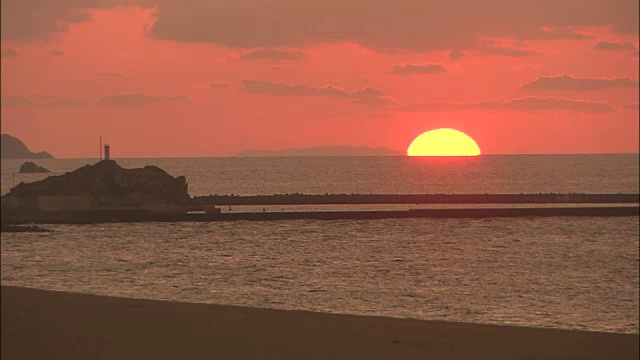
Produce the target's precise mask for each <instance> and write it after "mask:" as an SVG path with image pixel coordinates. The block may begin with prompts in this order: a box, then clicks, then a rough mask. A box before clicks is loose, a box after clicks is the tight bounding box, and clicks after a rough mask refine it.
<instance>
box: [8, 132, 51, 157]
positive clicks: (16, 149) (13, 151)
mask: <svg viewBox="0 0 640 360" xmlns="http://www.w3.org/2000/svg"><path fill="white" fill-rule="evenodd" d="M0 144H1V147H2V148H1V149H0V150H1V151H0V154H1V156H2V158H3V159H49V158H52V157H53V156H51V154H49V153H48V152H46V151H40V152H38V153H34V152H31V151H30V150H29V149H28V148H27V146H26V145H25V144H24V143H23V142H22V141H20V139H18V138H16V137H13V136H11V135H7V134H2V139H1V140H0Z"/></svg>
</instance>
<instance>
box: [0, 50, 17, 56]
mask: <svg viewBox="0 0 640 360" xmlns="http://www.w3.org/2000/svg"><path fill="white" fill-rule="evenodd" d="M0 56H1V57H2V58H7V57H14V56H18V52H17V51H16V50H15V49H12V48H2V50H1V52H0Z"/></svg>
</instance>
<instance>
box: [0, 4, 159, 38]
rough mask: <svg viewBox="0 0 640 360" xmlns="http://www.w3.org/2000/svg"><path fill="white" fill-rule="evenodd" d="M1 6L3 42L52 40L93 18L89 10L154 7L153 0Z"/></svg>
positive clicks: (0, 21)
mask: <svg viewBox="0 0 640 360" xmlns="http://www.w3.org/2000/svg"><path fill="white" fill-rule="evenodd" d="M0 5H1V11H0V26H1V31H0V35H1V38H2V41H33V40H42V39H48V38H50V37H51V35H54V34H59V33H62V32H64V31H66V30H67V28H68V25H69V24H71V23H81V22H85V21H90V20H91V16H90V14H89V12H88V11H87V10H88V9H101V8H111V7H114V6H117V5H122V6H144V7H153V6H154V4H153V1H152V0H55V1H42V0H7V1H2V2H1V3H0Z"/></svg>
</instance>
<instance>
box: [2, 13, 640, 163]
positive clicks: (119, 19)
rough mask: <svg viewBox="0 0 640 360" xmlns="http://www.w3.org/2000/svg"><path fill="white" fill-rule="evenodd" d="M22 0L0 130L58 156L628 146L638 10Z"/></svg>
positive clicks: (604, 149)
mask: <svg viewBox="0 0 640 360" xmlns="http://www.w3.org/2000/svg"><path fill="white" fill-rule="evenodd" d="M38 3H43V2H41V1H36V0H28V1H25V0H21V1H19V0H13V1H3V2H2V81H1V91H2V107H1V111H2V132H3V133H7V134H10V135H13V136H16V137H18V138H20V139H22V140H23V141H24V142H25V143H26V144H27V145H28V146H29V147H30V149H31V150H32V151H40V150H46V151H48V152H50V153H52V154H53V155H54V156H56V157H97V152H98V146H97V141H98V136H99V135H102V136H103V138H104V139H105V141H106V142H108V143H109V144H110V145H111V146H112V149H113V150H112V152H113V154H114V156H116V157H164V156H170V157H171V156H235V155H237V154H238V153H239V152H241V151H243V150H246V149H254V150H281V149H287V148H302V147H312V146H337V145H351V146H371V147H379V146H385V147H388V148H391V149H394V150H398V151H402V152H404V151H405V150H406V149H407V147H408V145H409V144H410V142H411V140H412V139H413V138H415V137H416V136H418V135H419V134H420V133H422V132H424V131H427V130H431V129H434V128H439V127H448V128H455V129H458V130H461V131H463V132H465V133H467V134H469V135H470V136H471V137H472V138H474V139H475V140H476V141H477V143H478V144H479V146H480V148H481V149H482V151H483V153H484V154H511V153H619V152H625V153H628V152H633V153H637V152H638V146H639V145H638V137H639V136H638V123H639V121H638V96H639V93H638V76H639V75H638V2H637V0H624V1H623V0H615V1H614V0H608V1H605V0H581V1H577V0H575V1H574V0H567V1H550V0H537V1H533V0H519V1H513V0H490V1H483V2H479V1H471V0H453V1H448V2H444V1H439V2H434V1H419V0H401V1H391V0H370V1H363V0H344V1H339V2H338V1H336V2H332V1H328V2H323V3H321V4H306V3H305V2H302V3H303V4H300V3H301V2H300V1H293V0H264V1H260V2H257V1H250V0H238V1H235V2H224V3H223V2H221V1H210V0H209V1H206V0H191V1H170V0H158V1H151V0H149V1H147V0H140V1H135V0H127V1H124V0H123V1H118V0H59V1H56V2H51V4H49V3H47V4H48V5H46V6H47V8H41V6H42V5H38ZM54 3H55V4H54Z"/></svg>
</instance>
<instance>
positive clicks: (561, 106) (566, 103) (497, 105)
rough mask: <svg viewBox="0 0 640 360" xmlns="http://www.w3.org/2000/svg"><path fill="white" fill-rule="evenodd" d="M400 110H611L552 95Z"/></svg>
mask: <svg viewBox="0 0 640 360" xmlns="http://www.w3.org/2000/svg"><path fill="white" fill-rule="evenodd" d="M395 109H396V110H397V111H401V112H435V111H470V110H513V111H525V112H539V111H559V110H568V111H573V112H582V113H606V112H611V111H613V108H612V107H611V105H609V104H607V103H604V102H591V101H580V100H569V99H563V98H554V97H545V98H538V97H523V98H516V99H510V100H505V101H498V100H485V101H478V102H470V103H455V102H428V103H420V104H410V105H401V106H397V107H396V108H395Z"/></svg>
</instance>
